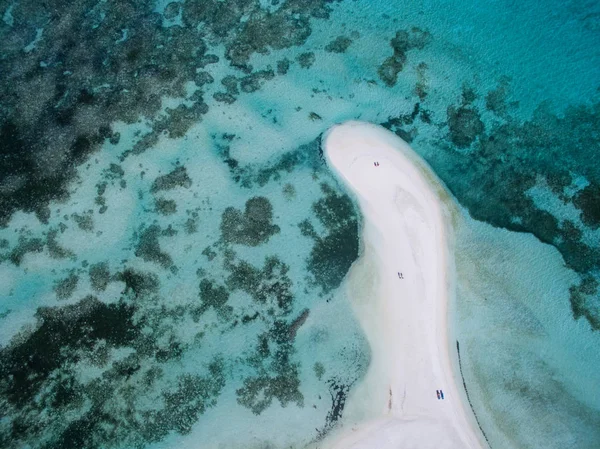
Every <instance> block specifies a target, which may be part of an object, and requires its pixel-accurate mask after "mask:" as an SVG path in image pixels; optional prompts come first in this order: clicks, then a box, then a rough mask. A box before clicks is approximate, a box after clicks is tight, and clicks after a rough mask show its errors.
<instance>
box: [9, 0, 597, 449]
mask: <svg viewBox="0 0 600 449" xmlns="http://www.w3.org/2000/svg"><path fill="white" fill-rule="evenodd" d="M0 14H2V15H3V21H2V22H0V33H1V34H2V42H3V44H2V45H1V46H0V54H1V55H2V56H1V57H0V73H2V77H3V79H4V82H3V83H2V86H3V87H2V90H1V91H0V92H1V94H0V95H1V100H0V104H2V107H1V108H0V117H1V118H2V129H1V131H0V138H1V140H2V143H1V145H2V157H3V163H2V164H1V166H0V224H2V228H1V229H0V260H1V263H0V317H1V318H0V319H1V320H2V321H1V324H0V345H1V347H2V349H1V350H0V351H1V356H0V372H1V374H2V375H1V379H2V381H0V391H1V398H2V399H1V400H2V408H3V410H4V411H5V412H4V415H3V416H2V418H0V442H1V443H2V444H1V445H2V447H48V448H50V447H89V448H93V447H107V448H108V447H157V448H158V447H161V448H162V447H190V448H191V447H194V448H197V447H202V448H204V447H207V448H209V447H225V448H229V447H290V446H291V447H303V446H305V445H306V444H308V443H310V442H314V441H317V440H318V439H319V438H321V437H322V436H323V435H325V434H326V433H327V432H328V431H329V430H330V429H331V428H332V426H335V425H336V424H337V423H339V422H340V420H343V407H344V401H345V397H346V395H347V394H348V392H349V391H350V390H351V389H352V388H353V386H355V385H356V384H357V383H358V382H360V379H361V378H362V376H363V375H364V372H365V370H366V367H367V366H368V361H369V350H368V347H367V345H366V342H365V341H364V337H363V336H362V333H361V331H360V329H359V328H358V326H357V324H356V321H355V319H354V318H353V316H352V313H351V310H350V307H349V305H348V304H347V303H346V302H345V298H344V296H343V293H342V292H343V289H341V288H339V286H340V283H341V282H343V278H344V275H345V274H346V272H347V271H348V268H349V267H350V265H351V263H352V262H353V261H354V260H355V259H356V257H357V255H358V247H359V242H358V226H359V221H360V218H359V216H358V213H357V211H356V209H355V207H354V205H353V204H352V202H351V200H350V199H349V198H348V197H347V196H346V195H345V194H344V192H343V190H342V188H341V187H340V186H339V185H338V184H337V183H336V181H335V180H334V178H333V176H332V175H331V174H330V173H329V172H328V170H327V168H326V167H325V165H324V163H323V161H322V159H321V157H320V153H319V139H320V135H321V133H322V132H324V131H325V130H326V129H328V128H329V127H330V126H331V125H332V124H334V123H337V122H340V121H343V120H347V119H351V118H359V119H361V120H366V121H372V122H376V123H382V124H384V126H386V127H388V128H390V129H392V130H393V131H395V132H396V133H397V134H398V135H400V136H401V137H403V138H404V139H406V140H408V141H410V143H411V145H412V147H413V148H414V149H415V151H417V152H418V153H419V154H420V155H421V156H423V157H424V158H425V159H426V160H427V161H428V162H429V163H430V165H431V166H432V167H433V169H434V170H435V171H436V173H437V174H438V176H440V178H441V179H442V180H443V181H444V182H445V183H446V185H447V186H448V188H449V190H450V191H451V192H452V193H453V194H454V196H455V197H456V199H457V200H458V202H459V203H460V204H461V205H462V206H463V207H464V208H465V214H470V216H471V217H472V218H473V220H471V219H467V220H465V221H464V222H462V225H461V227H460V230H459V231H457V248H458V250H457V271H458V275H459V278H458V295H457V304H456V314H455V318H456V325H455V330H454V333H455V334H456V337H457V339H458V340H459V341H460V344H461V346H460V348H461V358H462V364H463V372H464V376H465V381H466V383H467V385H468V389H469V397H470V399H471V402H472V406H473V408H474V410H475V412H476V414H477V416H478V418H479V421H480V425H481V427H482V429H483V430H484V432H485V433H486V436H487V437H488V440H489V442H490V445H491V447H493V448H503V447H532V448H533V447H561V448H564V447H577V448H593V447H597V446H598V445H599V444H600V435H599V434H598V430H597V429H598V428H600V426H599V425H598V424H599V421H600V418H599V414H600V386H599V385H598V381H597V380H596V377H597V376H594V373H595V372H597V370H598V368H599V367H600V361H599V359H598V355H597V351H595V350H594V348H597V347H598V338H599V337H598V335H599V334H598V330H600V309H599V307H600V300H599V299H598V296H599V294H598V278H599V277H600V230H599V226H600V221H599V220H600V217H599V216H598V210H600V203H599V198H600V170H599V167H600V165H598V164H596V163H594V155H595V154H596V152H597V149H598V148H599V146H600V142H599V137H598V136H599V135H600V133H599V131H600V126H599V125H600V106H599V103H598V101H599V98H598V88H599V85H598V80H599V79H600V45H598V43H599V42H600V7H599V6H598V3H597V2H592V1H589V2H586V1H570V2H558V1H552V2H545V3H544V4H543V5H540V4H539V2H533V1H522V2H509V1H486V2H475V1H468V2H449V1H439V0H438V1H418V2H399V1H393V2H390V1H379V2H377V1H366V0H364V1H363V0H361V1H355V2H348V1H341V2H334V3H330V2H325V1H319V0H313V1H300V0H294V1H287V2H262V1H261V2H258V1H250V0H237V1H225V2H217V1H190V0H188V1H182V2H179V3H177V2H173V3H169V2H149V1H148V2H145V1H137V2H132V3H130V4H125V3H123V2H116V1H105V2H94V1H84V0H81V1H76V2H69V3H68V4H65V5H63V4H61V3H60V2H57V1H56V2H52V1H51V2H47V4H38V3H37V2H0ZM476 220H478V221H476ZM490 348H493V350H490Z"/></svg>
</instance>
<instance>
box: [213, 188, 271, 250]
mask: <svg viewBox="0 0 600 449" xmlns="http://www.w3.org/2000/svg"><path fill="white" fill-rule="evenodd" d="M278 232H279V226H277V225H274V224H273V207H272V206H271V203H270V202H269V200H268V199H267V198H265V197H254V198H251V199H249V200H248V201H246V207H245V209H244V212H241V211H239V210H237V209H235V208H234V207H228V208H227V209H225V211H224V212H223V216H222V217H221V234H222V236H223V239H224V240H225V242H227V243H238V244H241V245H247V246H258V245H260V244H261V243H264V242H266V241H268V240H269V238H271V236H273V235H274V234H277V233H278Z"/></svg>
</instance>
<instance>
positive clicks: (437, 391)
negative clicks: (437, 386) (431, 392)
mask: <svg viewBox="0 0 600 449" xmlns="http://www.w3.org/2000/svg"><path fill="white" fill-rule="evenodd" d="M435 394H436V395H437V398H438V401H439V400H440V390H435Z"/></svg>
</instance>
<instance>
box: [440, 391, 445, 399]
mask: <svg viewBox="0 0 600 449" xmlns="http://www.w3.org/2000/svg"><path fill="white" fill-rule="evenodd" d="M440 396H441V397H442V399H444V392H443V391H442V390H440Z"/></svg>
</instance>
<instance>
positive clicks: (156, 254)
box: [135, 225, 173, 268]
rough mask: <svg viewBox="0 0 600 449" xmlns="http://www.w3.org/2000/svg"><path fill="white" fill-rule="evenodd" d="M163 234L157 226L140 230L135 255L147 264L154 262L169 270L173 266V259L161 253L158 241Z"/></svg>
mask: <svg viewBox="0 0 600 449" xmlns="http://www.w3.org/2000/svg"><path fill="white" fill-rule="evenodd" d="M163 234H164V231H162V230H161V229H160V226H158V225H151V226H148V227H147V228H146V229H144V230H142V232H141V235H140V238H139V241H138V243H137V245H136V248H135V255H136V256H137V257H141V258H142V259H144V260H145V261H147V262H154V263H157V264H159V265H160V266H162V267H163V268H169V267H170V266H171V265H172V264H173V259H172V258H171V256H170V255H169V254H167V253H166V252H164V251H162V249H161V247H160V242H159V240H158V238H159V237H160V236H161V235H163Z"/></svg>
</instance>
